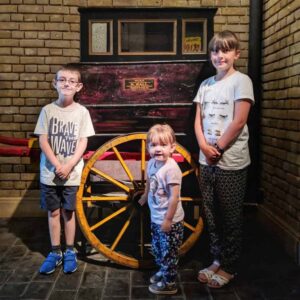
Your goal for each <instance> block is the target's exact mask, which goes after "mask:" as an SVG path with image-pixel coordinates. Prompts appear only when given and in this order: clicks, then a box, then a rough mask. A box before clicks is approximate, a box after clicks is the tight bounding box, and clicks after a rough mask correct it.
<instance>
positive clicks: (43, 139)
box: [39, 134, 61, 169]
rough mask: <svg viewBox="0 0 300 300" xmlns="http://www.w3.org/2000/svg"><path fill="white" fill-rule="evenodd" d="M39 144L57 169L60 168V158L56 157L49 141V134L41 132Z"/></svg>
mask: <svg viewBox="0 0 300 300" xmlns="http://www.w3.org/2000/svg"><path fill="white" fill-rule="evenodd" d="M39 144H40V148H41V150H42V151H43V152H44V154H45V155H46V157H47V159H48V160H49V161H50V162H51V164H52V165H53V166H54V167H55V169H58V168H60V166H61V164H60V162H59V160H58V159H57V158H56V156H55V154H54V152H53V150H52V148H51V146H50V144H49V142H48V135H47V134H41V135H40V136H39Z"/></svg>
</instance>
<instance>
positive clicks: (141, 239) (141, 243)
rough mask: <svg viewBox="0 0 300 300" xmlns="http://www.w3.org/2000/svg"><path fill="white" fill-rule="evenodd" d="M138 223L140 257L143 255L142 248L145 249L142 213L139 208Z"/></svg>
mask: <svg viewBox="0 0 300 300" xmlns="http://www.w3.org/2000/svg"><path fill="white" fill-rule="evenodd" d="M140 225H141V232H140V245H141V246H140V254H141V257H144V250H145V245H144V234H145V232H144V213H143V211H142V210H141V215H140Z"/></svg>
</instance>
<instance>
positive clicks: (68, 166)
mask: <svg viewBox="0 0 300 300" xmlns="http://www.w3.org/2000/svg"><path fill="white" fill-rule="evenodd" d="M87 141H88V139H87V137H83V138H80V139H79V142H78V145H77V147H76V150H75V153H74V154H73V156H72V157H71V159H70V160H68V162H67V163H65V164H63V165H61V167H60V168H59V169H57V170H56V174H57V175H58V176H59V177H60V178H62V179H66V178H67V177H68V175H69V174H70V172H71V171H72V169H73V168H74V167H75V166H76V164H77V163H78V162H79V160H80V159H81V157H82V155H83V153H84V151H85V149H86V147H87Z"/></svg>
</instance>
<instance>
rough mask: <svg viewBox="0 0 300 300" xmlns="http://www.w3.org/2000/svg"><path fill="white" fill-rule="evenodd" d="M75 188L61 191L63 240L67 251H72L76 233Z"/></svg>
mask: <svg viewBox="0 0 300 300" xmlns="http://www.w3.org/2000/svg"><path fill="white" fill-rule="evenodd" d="M77 190H78V187H77V186H65V187H64V188H63V191H62V207H63V208H62V216H63V219H64V227H65V240H66V246H67V248H68V249H70V250H73V247H74V241H75V231H76V220H75V206H76V194H77Z"/></svg>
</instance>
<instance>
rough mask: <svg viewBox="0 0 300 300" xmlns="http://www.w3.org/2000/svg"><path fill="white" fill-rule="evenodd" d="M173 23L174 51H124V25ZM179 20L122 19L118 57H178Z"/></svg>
mask: <svg viewBox="0 0 300 300" xmlns="http://www.w3.org/2000/svg"><path fill="white" fill-rule="evenodd" d="M125 22H126V23H173V39H172V40H173V43H172V46H173V47H172V48H173V49H172V50H173V51H132V52H125V51H122V33H123V32H122V23H125ZM176 45H177V20H176V19H135V20H133V19H122V20H118V55H176V53H177V51H176Z"/></svg>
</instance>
